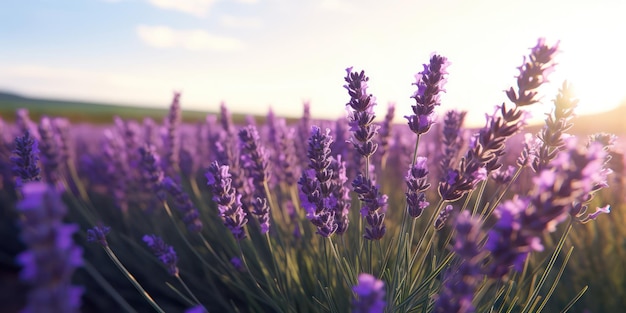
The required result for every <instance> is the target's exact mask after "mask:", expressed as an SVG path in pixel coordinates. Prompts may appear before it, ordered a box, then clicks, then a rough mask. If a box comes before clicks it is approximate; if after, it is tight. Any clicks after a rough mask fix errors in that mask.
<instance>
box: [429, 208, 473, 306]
mask: <svg viewBox="0 0 626 313" xmlns="http://www.w3.org/2000/svg"><path fill="white" fill-rule="evenodd" d="M481 227H482V223H481V221H480V219H478V218H476V217H472V216H471V214H470V212H469V211H463V212H461V214H459V215H458V217H457V218H456V224H455V229H456V235H455V237H454V242H453V244H452V250H453V251H454V252H455V253H456V255H457V256H458V258H459V259H461V263H460V264H459V265H458V266H455V267H450V268H448V270H447V271H446V273H445V274H444V278H443V285H442V286H441V290H440V291H439V294H438V295H437V296H436V297H435V304H434V309H433V312H437V313H449V312H458V313H471V312H475V310H476V309H475V308H474V305H473V304H472V299H473V298H474V293H475V291H476V288H477V287H478V284H479V283H480V281H481V280H482V272H481V267H480V266H481V262H482V258H483V256H484V251H483V250H482V249H481V248H480V245H479V244H480V238H481V234H482V233H481Z"/></svg>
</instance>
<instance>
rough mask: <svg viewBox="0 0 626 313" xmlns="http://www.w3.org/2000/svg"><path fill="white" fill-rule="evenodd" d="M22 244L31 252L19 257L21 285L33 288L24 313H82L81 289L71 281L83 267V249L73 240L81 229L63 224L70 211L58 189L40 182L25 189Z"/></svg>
mask: <svg viewBox="0 0 626 313" xmlns="http://www.w3.org/2000/svg"><path fill="white" fill-rule="evenodd" d="M22 194H23V195H24V199H23V200H22V201H20V202H19V203H18V204H17V209H18V210H19V212H20V213H21V215H22V219H21V226H22V240H23V241H24V243H25V244H26V246H27V247H28V249H27V250H26V251H24V252H22V253H20V254H19V255H18V256H17V261H18V262H19V263H20V264H21V265H22V266H23V268H22V271H21V273H20V278H21V280H22V281H24V282H27V283H28V284H30V285H32V289H31V290H30V291H29V293H28V298H27V301H28V302H27V306H26V308H25V309H24V310H23V312H33V313H35V312H79V308H80V302H81V301H80V297H81V295H82V293H83V289H82V288H81V287H76V286H72V285H71V278H72V275H73V273H74V271H75V270H76V268H78V267H79V266H81V265H82V264H83V259H82V253H83V252H82V249H81V248H80V247H78V246H76V245H75V244H74V242H73V240H72V234H74V233H75V232H76V231H77V230H78V226H77V225H74V224H71V225H68V224H63V221H62V219H63V217H64V216H65V214H66V213H67V208H66V207H65V205H64V204H63V202H62V200H61V196H60V195H59V193H58V192H57V191H56V189H55V188H53V187H51V186H48V185H47V184H44V183H41V182H29V183H26V184H24V185H23V187H22Z"/></svg>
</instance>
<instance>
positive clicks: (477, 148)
mask: <svg viewBox="0 0 626 313" xmlns="http://www.w3.org/2000/svg"><path fill="white" fill-rule="evenodd" d="M557 46H558V45H555V46H554V47H548V46H547V45H545V42H544V40H542V39H540V40H539V42H538V44H537V46H536V47H535V48H533V49H532V52H531V54H530V57H529V59H530V62H529V63H524V65H522V67H520V75H519V76H518V80H517V83H518V92H517V93H516V92H515V91H514V90H513V88H511V89H510V90H509V91H507V96H508V97H509V99H510V100H511V101H512V102H513V103H515V106H514V107H513V108H507V106H506V105H505V104H504V103H503V104H502V105H501V106H498V107H497V109H496V112H495V113H494V115H492V116H487V123H486V126H485V127H484V128H483V129H481V130H480V131H479V133H478V134H477V136H476V137H475V139H474V141H473V142H472V144H471V145H470V149H469V150H468V152H467V153H466V155H465V157H463V159H462V160H461V164H460V168H459V169H458V170H453V169H450V170H449V171H448V174H447V175H446V176H445V177H444V178H443V179H442V181H441V182H440V184H439V195H440V196H441V198H442V199H443V200H445V201H455V200H458V199H459V198H461V197H462V196H463V195H465V194H466V193H468V192H470V191H471V190H474V189H475V188H476V185H477V183H478V182H480V181H481V180H483V177H484V175H486V174H489V173H491V172H493V171H495V170H497V169H498V168H500V167H501V166H502V164H500V163H499V159H500V157H501V156H502V155H504V147H505V146H504V143H505V142H506V140H507V139H508V138H509V137H511V136H513V135H514V134H516V133H518V132H519V131H520V130H521V129H522V127H523V126H524V125H525V124H526V122H525V121H526V119H527V114H526V113H525V112H524V111H522V110H521V109H520V107H522V106H525V105H529V104H532V103H535V102H538V100H537V99H536V98H535V97H536V95H537V92H536V91H534V90H535V89H536V88H538V87H539V86H540V85H541V84H542V83H544V82H546V81H547V78H546V77H547V75H548V73H549V72H550V69H551V68H552V67H553V66H554V64H553V60H552V58H553V55H554V53H555V52H556V51H557ZM498 112H500V114H499V115H498Z"/></svg>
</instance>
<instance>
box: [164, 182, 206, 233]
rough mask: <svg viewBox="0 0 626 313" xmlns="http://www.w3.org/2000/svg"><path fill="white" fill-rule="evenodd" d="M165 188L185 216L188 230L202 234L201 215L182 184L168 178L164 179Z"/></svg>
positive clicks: (184, 220) (184, 219)
mask: <svg viewBox="0 0 626 313" xmlns="http://www.w3.org/2000/svg"><path fill="white" fill-rule="evenodd" d="M163 187H164V188H165V190H167V192H168V193H169V194H170V196H172V198H174V203H175V204H176V207H177V208H178V210H179V211H180V213H182V214H183V222H184V223H185V225H187V229H188V230H189V231H191V232H194V233H199V232H201V231H202V221H200V213H198V209H197V208H196V206H195V205H194V204H193V202H192V201H191V199H190V198H189V195H188V194H187V193H186V192H185V191H184V190H183V189H182V187H181V186H180V184H179V183H177V182H175V181H174V180H173V179H172V178H170V177H166V178H165V179H163Z"/></svg>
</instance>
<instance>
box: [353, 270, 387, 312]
mask: <svg viewBox="0 0 626 313" xmlns="http://www.w3.org/2000/svg"><path fill="white" fill-rule="evenodd" d="M352 291H353V292H354V293H355V294H356V295H357V298H355V299H354V300H353V301H352V312H353V313H382V312H383V311H384V310H385V305H386V303H385V283H384V282H383V281H382V280H378V279H376V277H374V276H372V275H370V274H366V273H361V274H359V282H358V284H357V285H356V286H354V287H352Z"/></svg>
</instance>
